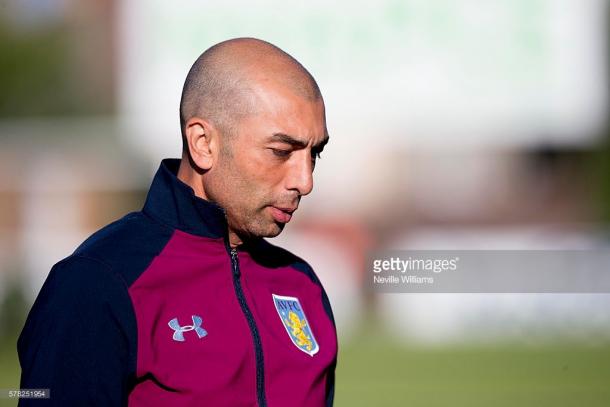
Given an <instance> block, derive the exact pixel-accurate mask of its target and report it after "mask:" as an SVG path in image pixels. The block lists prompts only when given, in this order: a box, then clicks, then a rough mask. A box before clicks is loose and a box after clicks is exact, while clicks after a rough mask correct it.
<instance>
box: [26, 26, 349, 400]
mask: <svg viewBox="0 0 610 407" xmlns="http://www.w3.org/2000/svg"><path fill="white" fill-rule="evenodd" d="M180 121H181V127H182V141H183V154H182V159H181V160H178V159H165V160H163V161H162V162H161V166H160V168H159V170H158V171H157V173H156V175H155V178H154V180H153V182H152V185H151V188H150V191H149V193H148V196H147V198H146V202H145V204H144V207H143V209H142V211H140V212H133V213H130V214H128V215H126V216H125V217H123V218H122V219H120V220H118V221H116V222H114V223H112V224H110V225H108V226H106V227H104V228H103V229H101V230H100V231H98V232H96V233H95V234H93V235H92V236H91V237H89V238H88V239H87V240H86V241H85V242H84V243H83V244H81V245H80V246H79V247H78V248H77V249H76V251H75V252H74V253H73V254H72V255H70V256H69V257H67V258H66V259H64V260H62V261H60V262H59V263H57V264H55V265H54V266H53V268H52V270H51V272H50V274H49V276H48V278H47V280H46V281H45V284H44V286H43V287H42V289H41V292H40V294H39V295H38V298H37V299H36V302H35V303H34V306H33V307H32V310H31V311H30V314H29V316H28V319H27V322H26V324H25V327H24V328H23V331H22V333H21V336H20V338H19V341H18V351H19V359H20V363H21V367H22V375H21V387H22V388H48V389H50V398H49V399H47V400H21V404H20V405H36V406H38V405H44V404H45V403H49V404H51V405H57V406H71V405H78V406H115V405H116V406H118V405H127V404H128V405H129V406H173V407H177V406H187V405H188V406H203V405H205V406H246V405H247V406H252V405H258V406H267V405H268V406H320V405H331V404H332V402H333V393H334V370H335V365H336V357H337V337H336V330H335V325H334V320H333V316H332V311H331V308H330V303H329V301H328V298H327V296H326V293H325V292H324V289H323V288H322V285H321V284H320V281H319V280H318V279H317V277H316V275H315V274H314V272H313V270H312V269H311V267H310V266H309V265H308V264H307V263H306V262H304V261H303V260H301V259H299V258H298V257H296V256H294V255H292V254H291V253H289V252H287V251H285V250H283V249H280V248H278V247H275V246H273V245H271V244H270V243H268V242H267V241H265V240H264V239H263V238H264V237H272V236H276V235H278V234H279V233H280V232H281V231H282V229H283V228H284V226H285V225H286V223H288V221H290V219H291V217H292V216H293V214H294V211H295V210H296V209H297V207H298V205H299V201H300V199H301V197H302V196H304V195H307V194H308V193H309V192H311V190H312V187H313V183H312V173H313V170H314V166H315V163H316V158H317V156H318V155H319V153H320V152H321V151H322V149H323V147H324V145H325V144H326V142H327V141H328V135H327V130H326V122H325V112H324V102H323V100H322V96H321V94H320V91H319V89H318V86H317V84H316V82H315V80H314V79H313V77H312V76H311V75H310V74H309V72H307V70H305V68H303V66H301V64H299V63H298V62H297V61H296V60H295V59H293V58H292V57H291V56H289V55H288V54H286V53H285V52H283V51H282V50H280V49H279V48H277V47H275V46H273V45H271V44H269V43H266V42H264V41H260V40H256V39H250V38H240V39H234V40H229V41H225V42H223V43H220V44H217V45H215V46H213V47H212V48H210V49H208V50H207V51H205V52H204V53H203V54H202V55H201V56H200V57H199V58H198V59H197V61H196V62H195V63H194V65H193V67H192V68H191V70H190V72H189V74H188V76H187V78H186V81H185V84H184V89H183V93H182V100H181V104H180Z"/></svg>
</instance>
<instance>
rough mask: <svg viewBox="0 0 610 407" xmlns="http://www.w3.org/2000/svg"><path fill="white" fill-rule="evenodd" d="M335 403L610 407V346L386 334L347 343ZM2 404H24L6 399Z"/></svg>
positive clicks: (1, 373) (6, 373)
mask: <svg viewBox="0 0 610 407" xmlns="http://www.w3.org/2000/svg"><path fill="white" fill-rule="evenodd" d="M340 346H341V348H340V354H339V358H340V359H339V365H338V368H337V387H336V394H335V405H336V406H339V407H343V406H499V407H502V406H510V407H514V406H543V407H544V406H554V407H558V406H587V407H595V406H600V407H601V406H605V407H606V406H609V405H610V345H608V344H605V345H595V346H585V345H578V344H573V343H572V344H569V343H556V344H552V345H544V346H541V345H537V346H531V345H523V344H519V345H517V344H512V345H511V344H502V345H494V346H489V345H488V346H473V345H470V346H451V347H427V348H422V347H416V346H407V347H405V346H404V345H402V344H399V343H397V342H395V341H393V340H391V339H390V338H388V337H386V336H383V335H359V336H358V338H357V339H354V340H352V341H351V342H350V343H346V344H345V345H343V344H340ZM0 361H1V369H0V388H4V389H6V388H15V387H17V386H18V383H19V364H18V361H17V356H16V354H15V346H14V343H10V341H9V342H8V343H4V344H3V345H2V347H1V348H0ZM0 406H1V407H5V406H7V407H8V406H11V407H14V406H16V401H15V400H8V399H0Z"/></svg>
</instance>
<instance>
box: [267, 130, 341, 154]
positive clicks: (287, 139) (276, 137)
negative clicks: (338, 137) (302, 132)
mask: <svg viewBox="0 0 610 407" xmlns="http://www.w3.org/2000/svg"><path fill="white" fill-rule="evenodd" d="M328 139H329V137H328V134H327V135H326V137H324V140H322V141H321V142H319V143H318V144H316V145H314V146H313V147H312V150H314V151H322V150H323V149H324V146H325V145H326V143H328ZM271 140H273V141H280V142H282V143H286V144H289V145H291V146H292V147H296V148H305V147H307V142H305V141H303V140H299V139H297V138H295V137H293V136H289V135H288V134H284V133H273V135H272V136H271Z"/></svg>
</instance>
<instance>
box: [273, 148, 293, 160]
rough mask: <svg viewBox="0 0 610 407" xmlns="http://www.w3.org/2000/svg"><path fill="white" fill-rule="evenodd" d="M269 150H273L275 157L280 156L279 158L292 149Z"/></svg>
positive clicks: (286, 154)
mask: <svg viewBox="0 0 610 407" xmlns="http://www.w3.org/2000/svg"><path fill="white" fill-rule="evenodd" d="M271 151H272V152H273V154H274V155H275V156H276V157H280V158H287V157H288V156H289V155H290V153H291V152H292V150H282V149H279V148H272V149H271Z"/></svg>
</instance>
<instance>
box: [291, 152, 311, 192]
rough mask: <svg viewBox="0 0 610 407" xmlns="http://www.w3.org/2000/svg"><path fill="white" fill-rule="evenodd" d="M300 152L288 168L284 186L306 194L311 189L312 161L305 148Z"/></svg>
mask: <svg viewBox="0 0 610 407" xmlns="http://www.w3.org/2000/svg"><path fill="white" fill-rule="evenodd" d="M300 153H301V154H299V157H298V159H297V160H294V161H293V163H292V165H291V166H290V168H289V170H288V174H287V179H286V188H287V189H289V190H296V191H297V192H298V193H299V195H307V194H309V193H310V192H311V190H312V189H313V162H312V160H311V156H310V155H309V154H308V153H307V151H306V150H302V151H300Z"/></svg>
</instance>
